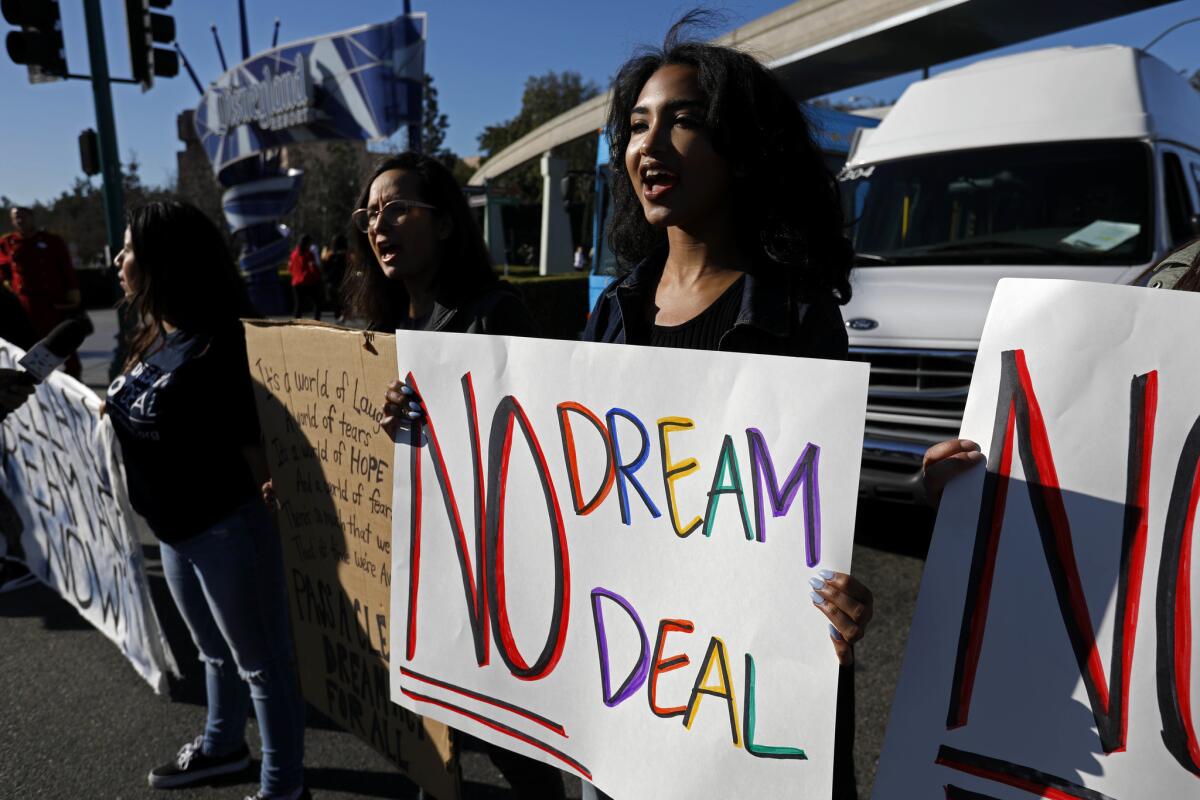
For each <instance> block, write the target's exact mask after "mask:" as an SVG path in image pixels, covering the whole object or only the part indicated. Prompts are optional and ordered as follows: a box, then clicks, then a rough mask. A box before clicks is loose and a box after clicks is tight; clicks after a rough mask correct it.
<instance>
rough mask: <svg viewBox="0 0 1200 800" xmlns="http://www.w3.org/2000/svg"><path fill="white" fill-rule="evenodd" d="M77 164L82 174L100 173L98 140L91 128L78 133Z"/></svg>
mask: <svg viewBox="0 0 1200 800" xmlns="http://www.w3.org/2000/svg"><path fill="white" fill-rule="evenodd" d="M79 166H80V167H81V168H82V169H83V174H84V175H99V174H100V140H99V139H98V138H97V137H96V132H95V131H94V130H92V129H91V128H88V129H87V130H85V131H83V132H82V133H80V134H79Z"/></svg>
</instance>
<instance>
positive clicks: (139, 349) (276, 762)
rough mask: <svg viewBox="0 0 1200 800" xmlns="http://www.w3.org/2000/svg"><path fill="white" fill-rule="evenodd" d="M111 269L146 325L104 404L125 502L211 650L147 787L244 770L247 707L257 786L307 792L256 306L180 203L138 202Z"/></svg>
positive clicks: (210, 234)
mask: <svg viewBox="0 0 1200 800" xmlns="http://www.w3.org/2000/svg"><path fill="white" fill-rule="evenodd" d="M116 265H117V267H118V269H119V270H120V280H121V287H122V289H124V292H125V303H126V304H128V306H129V307H130V308H131V310H132V313H133V315H134V317H135V318H136V319H137V320H138V321H139V327H138V328H137V330H136V331H135V332H134V334H133V336H132V338H131V340H130V344H129V358H128V360H127V361H126V363H125V370H124V372H123V373H122V374H121V375H120V376H118V377H117V379H116V380H114V381H113V383H112V385H111V386H110V387H109V389H108V397H107V402H106V412H107V413H108V414H109V415H110V416H111V417H112V420H113V426H114V428H115V429H116V433H117V438H118V439H119V440H120V443H121V451H122V455H123V457H124V461H125V472H126V474H127V480H128V484H129V499H130V501H131V503H132V504H133V507H134V508H135V509H136V510H137V511H138V512H139V513H140V514H142V516H144V517H145V518H146V521H147V522H148V523H149V524H150V527H151V529H152V530H153V531H154V534H155V536H157V537H158V539H159V541H160V543H161V552H162V564H163V574H164V576H165V577H166V580H167V586H168V588H169V589H170V591H171V596H172V598H173V599H174V600H175V605H176V606H177V607H178V608H179V611H180V614H181V615H182V616H183V619H184V622H186V623H187V626H188V630H189V631H190V633H191V636H192V639H193V641H194V642H195V643H196V647H197V649H198V650H199V652H200V659H201V661H203V662H204V670H205V688H206V692H207V700H208V703H207V721H206V724H205V728H204V733H202V734H200V735H198V736H197V737H196V738H195V739H194V740H193V741H190V742H188V743H186V744H185V745H183V747H182V748H181V749H180V750H179V753H178V755H177V756H176V757H175V759H173V760H172V761H170V762H168V763H166V764H164V765H162V766H160V767H156V768H155V769H153V770H152V771H151V772H150V775H149V782H150V785H151V786H153V787H155V788H160V789H168V788H175V787H179V786H186V785H191V784H195V783H202V782H207V781H210V780H212V779H213V778H215V777H217V776H220V775H227V774H230V773H235V772H240V771H242V770H244V769H245V768H246V767H247V766H248V765H249V763H250V753H249V750H248V748H247V747H246V743H245V738H244V736H245V728H246V719H247V717H248V715H249V711H250V705H251V703H253V705H254V712H255V716H256V717H257V718H258V728H259V734H260V736H261V738H262V771H261V787H260V789H259V791H258V792H257V793H256V794H255V795H254V797H256V798H287V799H288V800H297V799H298V798H306V797H308V791H307V789H305V788H304V769H303V756H304V706H303V702H302V701H301V699H300V693H299V689H298V685H297V681H296V670H295V663H294V657H293V650H292V638H291V629H290V624H289V621H288V615H287V600H286V596H285V593H284V581H283V561H282V553H281V550H280V541H279V534H278V533H277V532H276V530H275V526H274V523H273V522H272V520H271V518H270V515H269V512H268V511H267V509H266V507H265V506H264V505H263V503H262V501H261V500H260V499H259V490H258V487H259V486H261V485H262V483H263V481H264V480H265V473H266V460H265V457H264V455H263V451H262V447H261V444H260V436H259V429H258V416H257V413H256V411H255V407H254V397H253V394H252V390H251V383H250V374H249V370H248V369H247V365H246V341H245V335H244V333H243V330H242V325H241V323H240V322H239V318H241V317H247V316H253V310H252V308H251V306H250V303H249V301H248V300H247V297H246V289H245V285H244V284H243V282H242V279H241V276H240V275H239V274H238V271H237V268H236V267H235V266H234V264H233V260H232V258H231V257H230V255H229V251H228V249H227V248H226V246H225V241H224V239H223V238H222V236H221V233H220V231H219V230H217V227H216V226H215V225H214V224H213V223H212V222H211V221H210V220H209V219H208V218H207V217H205V216H204V214H203V213H202V212H200V211H199V210H198V209H196V208H194V207H193V206H190V205H186V204H184V203H175V202H172V203H150V204H148V205H146V206H143V207H142V208H139V209H136V210H134V211H132V212H130V214H129V224H128V227H127V228H126V230H125V246H124V247H123V248H122V249H121V252H120V253H118V254H117V257H116ZM252 467H253V470H252ZM256 471H257V473H258V474H255V472H256ZM256 478H257V480H256ZM247 684H248V686H247Z"/></svg>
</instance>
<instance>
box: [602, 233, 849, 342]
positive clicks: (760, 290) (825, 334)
mask: <svg viewBox="0 0 1200 800" xmlns="http://www.w3.org/2000/svg"><path fill="white" fill-rule="evenodd" d="M665 258H666V254H665V252H663V253H659V254H657V255H655V256H651V257H650V258H647V259H645V260H644V261H642V262H641V263H640V264H638V265H637V266H636V267H634V268H633V270H632V271H631V272H630V273H629V274H628V275H626V276H625V277H624V278H621V279H618V280H616V281H614V282H613V283H612V285H611V286H609V287H608V288H607V289H605V290H604V293H603V294H601V295H600V299H599V300H598V301H597V302H596V307H595V308H594V309H593V310H592V315H591V317H590V318H589V319H588V324H587V328H586V329H585V330H584V333H583V338H584V340H585V341H589V342H612V343H617V344H626V343H629V344H648V343H649V341H650V329H649V325H648V323H646V322H645V321H644V316H645V314H644V309H645V308H647V304H648V302H649V301H650V299H651V298H652V297H653V296H654V291H655V289H656V288H657V287H658V279H659V277H660V275H661V274H662V268H663V263H664V261H665ZM777 272H778V271H777V270H769V269H763V270H760V271H757V272H747V273H746V280H745V283H744V284H743V287H742V301H741V309H740V310H739V311H738V317H737V322H736V323H735V324H734V326H733V327H732V328H731V329H729V330H728V331H726V332H725V334H724V335H723V336H722V337H721V343H720V345H719V346H718V348H717V349H718V350H723V351H730V352H735V353H760V354H764V355H777V356H798V357H803V358H833V359H842V358H845V357H846V352H847V348H848V346H849V340H848V339H847V336H846V326H845V324H844V323H843V322H842V312H841V309H840V308H839V307H838V305H837V303H836V302H835V301H834V299H833V297H832V296H823V297H816V296H805V294H804V293H803V292H800V291H797V290H796V289H795V288H794V287H793V286H792V283H791V281H790V280H789V278H788V277H787V276H784V275H779V274H777Z"/></svg>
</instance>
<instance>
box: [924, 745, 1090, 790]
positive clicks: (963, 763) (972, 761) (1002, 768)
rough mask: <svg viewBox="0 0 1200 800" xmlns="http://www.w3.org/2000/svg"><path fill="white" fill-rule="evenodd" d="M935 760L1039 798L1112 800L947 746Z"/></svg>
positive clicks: (1048, 776)
mask: <svg viewBox="0 0 1200 800" xmlns="http://www.w3.org/2000/svg"><path fill="white" fill-rule="evenodd" d="M935 763H937V764H941V765H942V766H943V767H949V768H950V769H956V770H958V771H959V772H965V773H967V774H968V775H974V776H976V777H978V778H986V779H987V780H990V781H996V782H997V783H1003V784H1005V785H1006V786H1012V787H1014V788H1016V789H1021V790H1023V791H1026V792H1029V793H1030V794H1035V795H1037V796H1038V797H1045V798H1047V800H1113V799H1112V798H1111V797H1109V796H1108V795H1106V794H1101V793H1100V792H1097V791H1096V790H1095V789H1089V788H1087V787H1086V786H1080V785H1079V784H1077V783H1071V782H1070V781H1068V780H1067V779H1066V778H1060V777H1058V776H1057V775H1051V774H1049V773H1047V772H1040V771H1039V770H1036V769H1034V768H1032V767H1024V766H1021V765H1020V764H1014V763H1012V762H1011V761H1004V760H1001V759H999V758H991V757H990V756H984V755H980V754H979V753H969V752H967V751H966V750H957V749H955V748H953V747H947V746H946V745H942V746H941V747H939V748H938V755H937V759H936V761H935Z"/></svg>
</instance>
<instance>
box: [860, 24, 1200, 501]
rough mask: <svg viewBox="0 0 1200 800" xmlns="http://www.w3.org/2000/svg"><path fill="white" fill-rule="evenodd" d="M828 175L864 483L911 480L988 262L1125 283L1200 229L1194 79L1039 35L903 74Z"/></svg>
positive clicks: (1003, 269) (951, 403)
mask: <svg viewBox="0 0 1200 800" xmlns="http://www.w3.org/2000/svg"><path fill="white" fill-rule="evenodd" d="M840 179H841V180H842V181H843V183H842V188H843V190H844V196H845V198H846V202H847V203H848V205H849V206H850V208H851V215H852V218H853V219H855V220H857V222H856V224H855V226H854V245H855V249H856V250H857V251H858V253H859V259H858V266H857V267H856V269H855V272H854V276H853V279H852V284H853V287H854V297H853V299H852V300H851V302H850V303H849V304H848V305H847V306H846V307H845V308H844V309H843V314H844V316H845V319H846V324H847V326H848V328H849V334H850V346H851V352H852V357H854V358H858V359H861V360H864V361H869V362H870V364H871V388H870V394H869V399H868V405H867V428H866V441H865V442H864V453H863V473H862V475H863V479H862V493H863V494H866V495H869V496H875V497H879V498H884V499H894V500H911V499H914V498H915V497H917V496H918V495H919V488H918V487H919V480H918V479H919V469H920V461H921V455H922V454H923V453H924V451H925V449H926V448H927V447H928V446H929V445H930V444H931V443H934V442H938V441H941V440H943V439H947V438H950V437H952V436H954V435H956V433H957V431H958V428H959V424H960V422H961V419H962V410H963V405H964V403H965V402H966V396H967V385H968V384H969V382H970V378H971V368H972V365H973V364H974V359H975V352H976V349H977V347H978V343H979V337H980V334H981V332H982V329H983V322H984V317H985V315H986V313H987V308H988V304H989V303H990V301H991V297H992V292H993V290H994V289H995V286H996V282H997V281H999V280H1000V278H1003V277H1009V276H1011V277H1044V278H1070V279H1074V280H1091V281H1103V282H1108V283H1134V282H1137V281H1138V279H1139V278H1140V277H1142V276H1143V274H1144V273H1145V272H1146V271H1147V269H1148V268H1149V267H1150V266H1152V265H1153V264H1154V263H1155V262H1156V261H1158V260H1159V259H1160V258H1162V257H1163V256H1165V255H1166V254H1167V253H1168V252H1170V251H1171V250H1172V249H1173V248H1174V247H1176V246H1177V245H1179V244H1181V243H1183V242H1184V241H1186V240H1188V239H1190V238H1192V237H1194V236H1196V235H1197V233H1200V217H1198V216H1197V214H1198V213H1200V92H1197V91H1196V90H1195V89H1193V88H1192V87H1191V86H1190V85H1189V84H1188V82H1187V81H1186V80H1185V79H1184V78H1183V77H1181V76H1180V75H1178V74H1177V73H1176V72H1175V71H1174V70H1172V69H1171V68H1170V67H1169V66H1167V65H1166V64H1164V63H1163V62H1162V61H1160V60H1158V59H1157V58H1154V57H1153V56H1150V55H1147V54H1145V53H1143V52H1141V51H1140V50H1135V49H1132V48H1129V47H1118V46H1114V45H1105V46H1099V47H1086V48H1070V47H1063V48H1053V49H1048V50H1039V51H1034V52H1029V53H1022V54H1020V55H1015V56H1007V57H1003V58H995V59H990V60H987V61H980V62H977V63H975V64H972V65H971V66H968V67H965V68H963V69H958V70H954V71H950V72H945V73H942V74H939V75H937V76H935V77H933V78H929V79H927V80H923V81H920V82H918V83H914V84H912V85H911V86H910V87H909V88H908V89H907V90H906V91H905V92H904V94H903V95H902V96H901V97H900V99H899V100H898V101H897V103H896V105H895V106H894V107H893V108H892V109H891V110H890V112H889V113H888V114H887V116H886V117H885V118H884V120H883V122H882V123H881V124H880V125H879V127H877V128H874V129H872V130H863V131H862V132H861V133H860V134H858V141H857V143H856V146H855V147H853V149H852V150H851V153H850V156H849V159H848V160H847V164H846V167H845V169H844V170H843V171H842V174H841V176H840Z"/></svg>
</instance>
